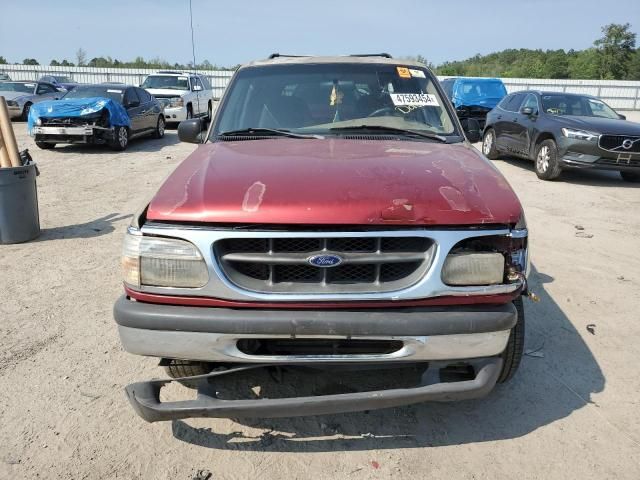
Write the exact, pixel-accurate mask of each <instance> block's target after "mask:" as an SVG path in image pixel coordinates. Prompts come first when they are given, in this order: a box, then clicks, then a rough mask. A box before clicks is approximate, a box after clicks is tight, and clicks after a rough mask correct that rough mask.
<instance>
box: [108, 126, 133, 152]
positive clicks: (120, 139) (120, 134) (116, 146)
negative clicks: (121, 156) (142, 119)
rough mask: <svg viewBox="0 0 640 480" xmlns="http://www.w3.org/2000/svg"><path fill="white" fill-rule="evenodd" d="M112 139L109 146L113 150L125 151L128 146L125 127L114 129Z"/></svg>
mask: <svg viewBox="0 0 640 480" xmlns="http://www.w3.org/2000/svg"><path fill="white" fill-rule="evenodd" d="M114 137H115V138H114V139H113V140H112V141H111V143H110V144H109V146H110V147H111V148H112V149H113V150H118V151H122V150H125V149H126V148H127V145H129V129H128V128H127V127H116V129H115V132H114Z"/></svg>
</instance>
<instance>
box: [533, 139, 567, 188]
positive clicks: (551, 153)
mask: <svg viewBox="0 0 640 480" xmlns="http://www.w3.org/2000/svg"><path fill="white" fill-rule="evenodd" d="M535 162H536V164H535V168H536V175H538V178H540V179H542V180H555V179H556V178H558V177H559V176H560V173H561V172H562V168H561V167H560V162H558V147H557V146H556V142H554V141H553V140H544V141H543V142H541V143H540V145H538V148H537V149H536V159H535Z"/></svg>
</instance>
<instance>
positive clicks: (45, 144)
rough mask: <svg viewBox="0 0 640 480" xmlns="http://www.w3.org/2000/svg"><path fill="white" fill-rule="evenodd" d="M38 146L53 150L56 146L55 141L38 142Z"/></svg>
mask: <svg viewBox="0 0 640 480" xmlns="http://www.w3.org/2000/svg"><path fill="white" fill-rule="evenodd" d="M36 146H37V147H38V148H41V149H42V150H51V149H52V148H54V147H55V146H56V144H55V143H49V142H36Z"/></svg>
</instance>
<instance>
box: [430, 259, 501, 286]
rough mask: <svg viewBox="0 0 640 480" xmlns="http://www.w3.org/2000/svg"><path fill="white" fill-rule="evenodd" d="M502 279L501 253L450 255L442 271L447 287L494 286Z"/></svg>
mask: <svg viewBox="0 0 640 480" xmlns="http://www.w3.org/2000/svg"><path fill="white" fill-rule="evenodd" d="M503 279H504V256H503V255H502V254H501V253H474V252H461V253H450V254H449V255H448V256H447V259H446V260H445V262H444V267H443V269H442V281H443V282H444V283H446V284H447V285H496V284H499V283H502V281H503Z"/></svg>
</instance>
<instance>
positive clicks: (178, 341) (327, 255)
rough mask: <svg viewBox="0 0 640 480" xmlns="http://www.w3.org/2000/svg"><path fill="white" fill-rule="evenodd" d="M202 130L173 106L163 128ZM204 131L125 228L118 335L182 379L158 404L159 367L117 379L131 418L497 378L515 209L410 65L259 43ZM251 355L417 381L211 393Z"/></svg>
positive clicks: (517, 281) (436, 395)
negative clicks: (347, 388) (308, 390)
mask: <svg viewBox="0 0 640 480" xmlns="http://www.w3.org/2000/svg"><path fill="white" fill-rule="evenodd" d="M468 125H469V130H468V131H467V135H468V139H469V140H473V141H477V140H479V138H480V135H479V127H478V125H477V123H476V122H474V121H473V120H470V121H469V122H468ZM202 126H203V122H202V120H201V119H192V120H185V121H183V122H182V123H181V124H180V125H179V127H178V135H179V138H180V139H181V140H182V141H186V142H192V143H202V140H201V139H202V133H201V129H202ZM205 137H206V139H205V141H204V143H203V144H201V145H199V146H198V148H196V149H195V150H194V152H193V153H192V154H191V155H189V156H188V157H187V158H186V159H185V160H184V161H183V162H182V163H181V164H180V165H179V166H178V167H177V169H176V170H175V171H174V172H173V173H172V174H171V175H170V176H169V177H168V179H167V180H166V181H165V182H164V184H163V185H162V186H161V187H160V189H159V190H158V192H157V193H156V194H155V196H154V197H153V199H152V200H151V202H150V203H149V204H148V205H145V206H144V208H143V210H142V212H141V213H140V214H138V215H136V216H135V218H134V220H133V222H132V224H131V226H130V227H129V229H128V233H127V234H126V238H125V242H124V250H123V252H124V253H123V265H124V283H125V293H124V295H123V296H122V297H121V298H120V299H119V300H118V301H117V302H116V304H115V309H114V316H115V320H116V322H117V324H118V330H119V334H120V338H121V341H122V344H123V346H124V348H125V350H127V351H128V352H131V353H134V354H138V355H148V356H154V357H160V358H162V359H163V361H162V364H163V365H165V366H166V367H167V370H168V374H169V375H170V376H171V377H172V378H178V379H180V381H183V382H188V383H189V384H191V385H195V386H197V388H198V392H199V394H198V397H197V399H195V400H188V401H179V402H171V403H163V402H161V400H160V391H161V389H162V387H163V386H164V385H166V384H167V383H170V380H150V381H143V382H139V383H135V384H132V385H129V386H128V387H127V388H126V391H127V395H128V397H129V400H130V401H131V403H132V405H133V407H134V409H135V411H136V412H137V413H138V414H140V415H141V416H142V417H143V418H144V419H146V420H147V421H158V420H169V419H177V418H187V417H200V416H205V417H245V416H249V417H261V416H268V417H278V416H286V417H290V416H296V415H307V414H324V413H333V412H344V411H357V410H368V409H374V408H384V407H390V406H397V405H404V404H410V403H415V402H422V401H428V400H432V401H448V400H456V399H468V398H475V397H479V396H482V395H485V394H487V393H488V392H489V391H490V390H491V389H492V388H493V386H494V385H495V384H496V383H497V382H505V381H507V380H508V379H509V378H511V377H512V376H513V375H514V373H515V371H516V369H517V368H518V364H519V362H520V358H521V355H522V347H523V341H524V328H525V327H524V326H525V318H524V311H523V309H522V294H523V293H525V292H526V290H527V287H526V274H527V235H528V233H527V228H526V225H525V218H524V213H523V210H522V206H521V205H520V202H519V201H518V198H517V196H516V195H515V193H514V192H513V191H512V189H511V188H510V187H509V185H508V183H507V181H506V180H505V178H504V177H503V176H502V175H501V174H500V172H498V170H497V169H496V168H494V167H493V165H491V162H489V161H488V160H487V159H486V158H485V157H484V156H483V155H482V154H481V153H480V152H479V151H477V150H475V149H474V148H471V146H470V144H469V141H468V140H467V139H466V138H465V132H464V131H463V129H462V128H461V125H460V123H459V121H458V120H457V118H456V116H455V112H454V110H453V109H452V108H451V105H450V103H449V102H447V101H445V100H444V94H443V92H442V90H441V88H440V86H439V83H438V81H437V79H436V78H435V77H434V75H433V74H432V72H431V71H430V70H429V69H427V68H426V67H425V66H424V65H423V64H421V63H417V62H411V61H407V60H394V59H393V58H390V57H389V56H386V55H385V56H380V55H374V56H349V57H284V56H279V55H272V57H271V58H269V59H268V60H264V61H258V62H254V63H251V64H249V65H246V66H244V67H241V68H240V69H239V70H238V71H237V72H236V73H235V75H234V76H233V78H232V79H231V82H230V84H229V86H228V87H227V89H226V92H225V94H224V97H223V99H222V103H221V106H220V110H219V111H218V112H217V113H216V117H215V119H214V122H213V124H212V125H211V127H210V128H209V131H208V134H207V135H205ZM264 365H277V366H280V367H287V368H295V366H304V367H310V368H317V369H329V370H330V371H331V372H333V373H335V374H338V373H339V372H340V368H341V366H344V365H350V366H351V367H356V368H359V369H361V370H362V375H369V378H376V375H377V372H378V371H379V369H380V368H403V367H406V366H407V365H410V366H412V367H415V368H416V369H418V371H420V372H421V373H420V375H419V377H420V378H421V380H419V381H418V382H417V384H414V385H409V386H407V387H406V388H402V389H398V388H395V387H393V386H392V385H388V384H385V386H383V387H382V389H381V390H378V391H369V392H365V393H353V390H351V393H345V394H341V395H326V396H311V397H297V398H285V399H282V398H281V399H276V398H257V399H253V400H239V399H231V398H225V399H224V400H222V399H219V398H217V397H216V390H217V387H215V386H214V385H213V383H214V382H215V380H217V379H218V378H219V376H220V375H234V374H236V373H237V372H238V370H243V369H247V368H258V367H262V366H264ZM214 368H215V371H213V370H212V369H214ZM210 372H211V373H210ZM429 372H433V375H432V374H430V373H429ZM422 373H424V374H422ZM439 373H442V374H446V375H447V380H446V381H444V380H443V381H440V380H438V374H439ZM199 374H202V375H205V376H204V377H193V375H199ZM207 375H209V376H207ZM183 377H189V378H186V379H185V378H183ZM214 377H215V378H214ZM209 381H211V384H210V383H209ZM268 387H269V386H267V388H268ZM263 388H264V387H263ZM265 396H266V395H265Z"/></svg>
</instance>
